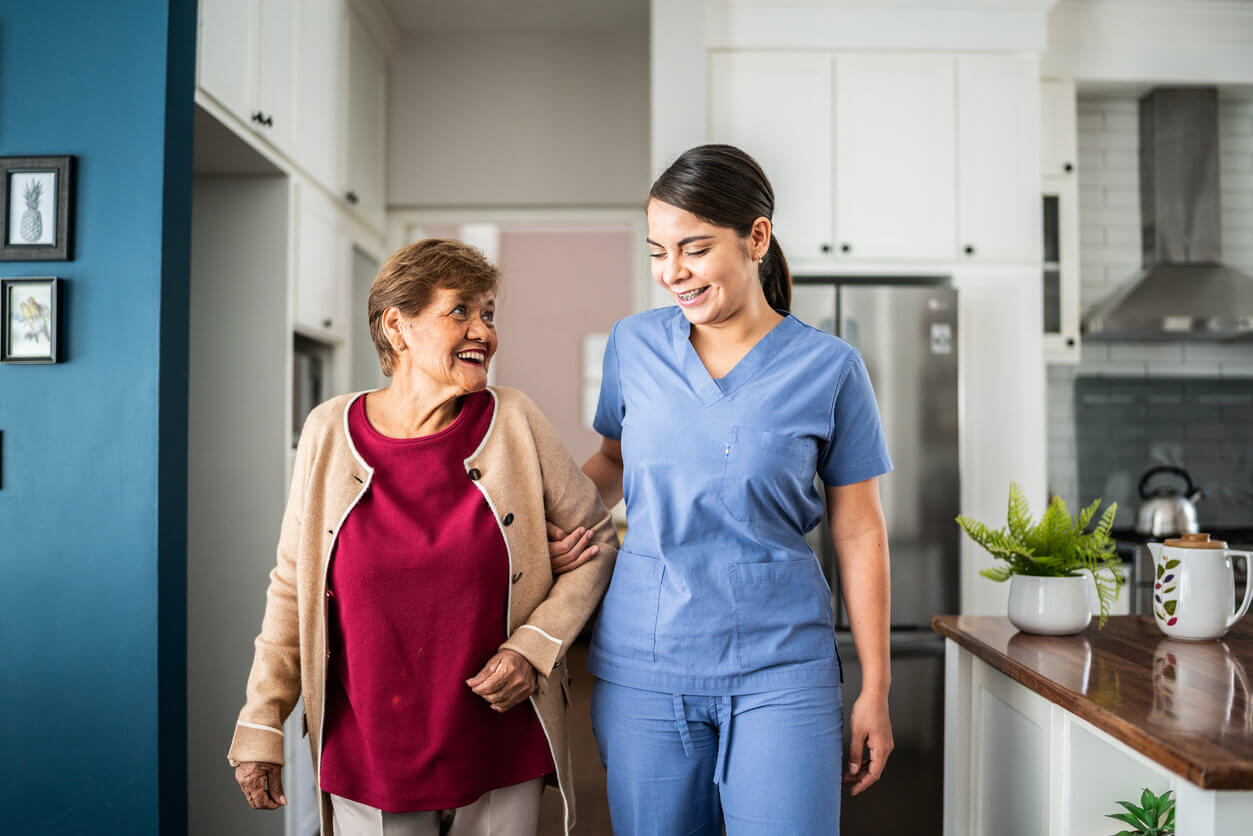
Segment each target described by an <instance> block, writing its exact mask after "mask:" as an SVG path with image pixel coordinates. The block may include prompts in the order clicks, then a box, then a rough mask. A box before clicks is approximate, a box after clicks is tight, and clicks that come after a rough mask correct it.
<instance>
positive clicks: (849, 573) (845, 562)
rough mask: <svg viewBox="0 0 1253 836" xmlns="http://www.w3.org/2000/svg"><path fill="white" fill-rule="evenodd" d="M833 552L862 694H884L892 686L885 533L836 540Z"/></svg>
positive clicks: (889, 598)
mask: <svg viewBox="0 0 1253 836" xmlns="http://www.w3.org/2000/svg"><path fill="white" fill-rule="evenodd" d="M835 550H836V562H837V564H838V565H839V570H840V588H841V590H842V591H843V595H844V608H845V610H846V611H847V612H848V623H849V627H850V629H851V630H852V633H853V644H854V645H856V647H857V659H858V662H859V663H860V665H861V669H862V685H861V689H862V693H877V694H887V692H888V688H889V686H890V685H891V683H892V671H891V666H890V661H889V660H890V654H891V644H890V636H889V629H890V624H891V583H890V581H889V558H888V544H887V534H886V532H885V531H883V530H882V528H880V530H879V531H870V532H867V533H865V534H863V535H861V536H858V537H854V538H848V539H845V540H844V541H842V542H841V541H838V540H837V541H836V543H835Z"/></svg>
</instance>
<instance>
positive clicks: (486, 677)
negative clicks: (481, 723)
mask: <svg viewBox="0 0 1253 836" xmlns="http://www.w3.org/2000/svg"><path fill="white" fill-rule="evenodd" d="M466 685H469V686H470V690H471V691H473V692H474V693H476V694H478V695H479V696H480V697H482V698H483V699H485V700H487V701H488V703H490V704H491V706H492V708H493V709H494V710H496V711H508V710H509V709H511V708H513V707H514V706H515V705H517V704H518V703H520V702H522V701H523V700H524V699H526V698H527V697H529V696H531V694H534V693H535V688H536V681H535V668H533V667H531V663H530V662H528V661H527V660H526V657H525V656H523V655H522V654H521V653H518V652H517V651H514V650H502V651H500V652H499V653H497V654H496V655H495V656H493V657H492V658H490V659H488V660H487V664H486V665H484V666H483V670H481V671H479V672H478V673H476V674H475V675H474V676H473V677H472V678H470V679H467V680H466Z"/></svg>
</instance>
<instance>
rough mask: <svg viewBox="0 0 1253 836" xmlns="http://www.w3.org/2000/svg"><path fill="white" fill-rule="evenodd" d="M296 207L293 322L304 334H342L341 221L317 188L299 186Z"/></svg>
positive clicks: (344, 321) (344, 279) (344, 323)
mask: <svg viewBox="0 0 1253 836" xmlns="http://www.w3.org/2000/svg"><path fill="white" fill-rule="evenodd" d="M298 206H299V212H298V214H297V216H296V244H297V252H298V255H297V257H296V275H295V292H294V296H295V299H294V303H295V304H294V308H293V311H292V320H293V323H294V324H295V326H296V327H297V328H298V329H299V330H301V331H304V332H306V333H310V332H311V333H313V334H315V335H317V336H326V337H336V338H338V337H342V335H343V334H344V333H345V332H346V329H347V326H348V322H347V315H346V310H345V299H344V295H345V293H346V291H347V275H346V271H345V264H344V261H345V258H344V233H343V228H342V227H343V223H342V221H341V219H340V216H339V212H338V210H337V209H336V207H335V206H334V205H333V204H332V203H331V202H330V201H329V200H327V199H326V198H325V197H323V196H322V194H321V193H320V192H319V191H318V190H317V189H314V188H311V187H309V186H305V187H303V188H300V189H299V190H298Z"/></svg>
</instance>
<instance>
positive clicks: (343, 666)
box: [228, 239, 617, 836]
mask: <svg viewBox="0 0 1253 836" xmlns="http://www.w3.org/2000/svg"><path fill="white" fill-rule="evenodd" d="M497 278H498V276H497V272H496V270H495V268H493V267H492V266H491V265H490V264H489V263H488V262H487V261H486V260H485V259H484V258H483V256H482V255H481V254H480V253H479V252H478V251H477V250H474V249H472V248H470V247H467V246H465V245H463V244H460V243H458V242H455V241H446V240H437V239H428V240H425V241H420V242H418V243H416V244H413V245H411V246H408V247H405V248H404V249H402V250H400V251H399V252H397V253H396V254H395V255H393V256H392V257H391V259H390V260H389V261H388V262H387V264H386V265H384V267H383V269H382V270H381V271H380V272H379V274H378V277H377V278H376V279H375V280H374V286H373V287H372V288H371V289H370V297H369V320H370V333H371V335H372V337H373V339H374V344H375V346H376V347H377V349H378V353H379V360H380V362H381V364H382V367H383V372H384V374H386V375H388V376H390V377H391V378H392V381H391V385H389V386H387V387H386V388H384V389H379V390H376V391H373V392H367V393H358V394H353V395H343V396H340V397H337V398H333V399H331V400H330V401H328V402H326V403H324V404H322V405H321V406H319V407H317V408H316V409H314V410H313V412H312V413H311V414H310V416H309V418H308V420H307V422H306V423H305V428H304V431H303V432H302V433H301V436H300V445H299V447H298V449H297V452H296V465H295V470H294V473H293V476H292V486H291V493H290V495H289V498H288V503H287V510H286V513H285V514H284V516H283V525H282V532H281V534H280V537H279V545H278V565H277V566H276V567H275V568H274V570H273V571H272V572H271V573H270V585H269V590H268V592H267V593H266V608H265V617H264V620H263V621H262V625H261V634H260V635H259V636H258V637H257V641H256V654H255V656H254V659H253V664H252V672H251V674H250V675H249V677H248V685H247V701H246V703H245V705H244V707H243V710H242V711H241V712H240V714H239V722H238V724H237V725H236V728H235V737H234V740H233V741H232V743H231V747H230V753H229V755H228V758H229V760H230V762H231V764H232V765H233V766H235V767H236V779H237V780H238V781H239V784H240V787H241V789H243V791H244V794H245V795H246V796H247V798H248V802H249V803H250V804H251V805H252V806H253V807H255V808H261V809H275V808H276V807H278V806H281V805H283V804H285V803H286V799H285V798H284V796H283V791H282V787H281V784H280V781H279V776H280V765H281V764H282V762H283V731H282V727H283V721H284V719H285V718H286V717H287V715H288V714H289V713H290V712H291V710H292V708H293V706H294V705H295V703H296V699H297V697H300V696H302V695H303V697H304V707H305V717H304V720H305V724H306V727H307V729H308V733H309V742H310V747H311V749H312V752H313V760H314V764H315V766H316V769H317V774H318V783H319V788H320V791H321V792H320V798H321V805H320V807H321V810H320V812H321V821H322V833H323V834H327V835H328V836H329V834H342V835H343V836H358V834H361V836H365V834H370V836H381V834H383V833H385V832H386V833H387V834H401V833H403V834H427V833H429V834H436V833H439V832H441V831H440V828H441V820H442V822H443V826H444V827H447V824H448V823H447V819H448V817H449V815H450V814H451V816H452V819H453V821H452V825H451V828H452V829H451V832H452V833H453V834H466V836H470V834H483V836H488V834H490V836H514V834H517V836H523V834H526V836H533V835H534V834H535V833H536V830H537V828H538V816H539V802H540V795H541V793H542V791H543V786H544V784H545V783H546V782H547V783H555V784H556V786H557V788H558V789H559V791H560V792H561V796H562V800H563V802H564V808H565V825H566V829H567V831H568V830H569V828H570V827H571V826H572V825H573V822H574V798H573V785H572V781H571V774H570V755H569V752H568V749H567V744H566V714H565V706H566V699H565V697H564V693H563V692H564V688H565V685H566V682H565V670H564V657H565V652H566V650H567V649H568V647H569V645H570V642H571V641H572V640H573V639H574V638H575V636H577V635H578V633H579V631H580V629H581V628H582V627H583V624H584V623H585V622H586V621H587V619H588V617H589V616H590V615H591V613H592V611H593V609H595V607H596V605H597V603H598V602H599V600H600V598H601V595H602V593H603V592H604V590H605V587H606V586H607V585H608V582H609V577H610V575H611V574H612V570H613V557H614V554H615V552H616V547H617V538H616V535H615V533H614V529H613V526H612V523H611V521H610V516H609V513H608V511H606V509H605V506H604V505H603V504H602V503H601V501H600V499H599V497H598V495H597V492H596V488H595V486H594V485H593V484H592V483H591V482H590V481H589V480H588V479H587V478H586V477H585V476H584V475H583V474H582V472H581V471H580V470H579V467H578V465H577V464H575V463H574V461H573V460H572V459H571V457H570V455H569V454H568V453H567V452H566V451H565V449H564V448H563V447H562V446H561V442H560V441H559V440H558V439H557V436H556V435H555V433H554V431H553V429H552V427H551V425H550V424H549V423H548V421H547V420H546V419H545V418H544V416H543V415H542V414H541V413H540V411H539V409H538V408H537V407H536V406H535V404H534V403H532V402H531V401H530V400H529V399H528V398H527V397H526V396H525V395H523V394H522V393H520V392H517V391H514V390H510V389H503V388H496V387H492V388H488V386H487V369H488V366H489V364H490V363H491V360H492V356H493V355H494V354H495V352H496V344H497V337H496V326H495V320H494V315H495V291H496V285H497ZM546 520H547V521H551V523H553V524H556V525H558V526H560V527H562V528H563V529H565V530H571V529H580V530H579V531H577V538H578V541H579V544H580V546H582V554H581V556H580V560H576V561H572V562H566V561H567V560H568V557H567V555H568V554H569V553H570V552H569V549H567V548H565V547H564V546H561V547H555V548H551V549H550V547H549V546H548V530H549V529H548V528H547V523H546ZM597 549H598V550H599V553H600V554H599V557H598V558H597V559H595V560H586V558H587V557H588V556H590V554H591V553H593V552H594V551H595V550H597ZM550 553H551V554H558V555H561V557H560V559H559V561H558V562H556V563H553V564H551V565H550V562H549V561H550ZM555 574H557V575H559V577H556V578H555V579H554V575H555ZM546 779H547V780H546Z"/></svg>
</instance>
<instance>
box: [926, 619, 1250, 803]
mask: <svg viewBox="0 0 1253 836" xmlns="http://www.w3.org/2000/svg"><path fill="white" fill-rule="evenodd" d="M931 628H932V629H933V630H935V631H936V632H937V633H940V634H941V635H943V636H945V637H946V638H949V639H952V640H953V641H955V642H957V643H958V644H959V645H961V646H962V647H963V648H965V649H966V650H969V651H970V652H971V653H973V654H974V655H975V656H977V657H978V658H980V659H982V660H983V661H984V662H987V663H988V664H989V665H991V666H992V667H994V668H996V669H997V670H999V671H1001V672H1002V673H1004V674H1006V675H1007V676H1009V677H1011V678H1012V679H1014V680H1016V681H1018V682H1020V683H1021V684H1023V685H1025V686H1026V687H1028V688H1030V689H1031V690H1032V691H1035V692H1036V693H1037V694H1039V695H1040V696H1042V697H1044V698H1045V699H1047V700H1049V701H1050V702H1052V703H1054V704H1056V705H1059V706H1061V707H1062V708H1064V709H1066V710H1067V711H1069V712H1071V713H1073V714H1075V715H1077V716H1079V717H1082V718H1083V719H1085V720H1087V721H1088V722H1089V723H1091V724H1092V725H1094V726H1096V727H1097V728H1099V729H1101V730H1102V731H1104V732H1106V733H1107V734H1109V735H1110V736H1111V737H1114V738H1116V739H1117V740H1120V741H1122V742H1123V743H1125V744H1127V745H1128V746H1130V747H1131V748H1132V749H1135V750H1136V751H1137V752H1140V753H1141V754H1143V755H1145V756H1147V757H1148V758H1150V759H1151V760H1153V761H1156V762H1157V763H1159V764H1161V765H1162V766H1163V767H1165V768H1166V769H1169V770H1170V771H1171V772H1174V773H1176V774H1178V775H1182V776H1183V777H1185V778H1187V779H1188V780H1189V781H1191V782H1192V783H1194V784H1197V785H1199V786H1201V787H1204V788H1206V789H1253V693H1250V690H1249V689H1250V685H1251V684H1253V615H1251V616H1249V617H1247V618H1245V619H1244V620H1242V621H1241V622H1239V623H1237V624H1236V625H1235V626H1234V627H1232V629H1231V631H1230V632H1228V633H1227V635H1226V636H1225V637H1224V638H1223V639H1222V640H1221V641H1209V642H1185V641H1179V640H1177V639H1168V638H1167V637H1166V636H1165V635H1163V634H1162V632H1161V631H1160V630H1158V629H1157V625H1155V624H1154V623H1153V619H1152V618H1151V617H1149V616H1139V615H1123V616H1111V617H1110V619H1109V621H1108V622H1107V623H1106V625H1105V629H1104V630H1098V629H1097V627H1096V619H1093V620H1092V626H1090V627H1089V628H1088V629H1087V630H1085V631H1084V632H1082V633H1080V634H1078V635H1075V636H1037V635H1032V634H1029V633H1020V632H1018V630H1017V629H1016V628H1015V627H1014V626H1013V625H1012V624H1010V623H1009V619H1008V618H1001V617H989V616H968V615H961V616H957V615H938V616H936V617H935V618H933V619H932V620H931Z"/></svg>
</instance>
